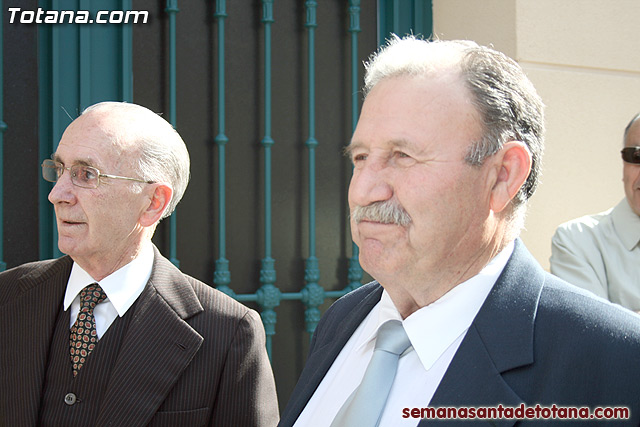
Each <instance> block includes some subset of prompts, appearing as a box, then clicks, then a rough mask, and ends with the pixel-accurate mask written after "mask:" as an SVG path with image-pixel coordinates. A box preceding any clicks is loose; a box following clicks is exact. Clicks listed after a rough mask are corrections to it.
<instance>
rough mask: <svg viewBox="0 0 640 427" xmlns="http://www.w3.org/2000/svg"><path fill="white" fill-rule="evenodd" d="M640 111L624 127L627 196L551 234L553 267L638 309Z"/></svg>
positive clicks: (564, 276) (555, 271)
mask: <svg viewBox="0 0 640 427" xmlns="http://www.w3.org/2000/svg"><path fill="white" fill-rule="evenodd" d="M639 118H640V114H637V115H636V116H635V117H633V119H631V121H630V122H629V124H628V125H627V127H626V128H625V130H624V137H623V149H622V152H621V153H622V181H623V183H624V192H625V198H624V199H622V200H621V201H620V202H619V203H618V204H617V205H616V206H615V207H613V208H611V209H609V210H607V211H605V212H601V213H599V214H595V215H586V216H583V217H581V218H577V219H574V220H572V221H568V222H566V223H564V224H561V225H560V226H559V227H558V229H557V230H556V232H555V234H554V235H553V238H552V239H551V258H550V259H549V263H550V267H551V272H552V273H553V274H555V275H556V276H558V277H560V278H562V279H564V280H566V281H567V282H569V283H573V284H574V285H576V286H580V287H581V288H584V289H587V290H589V291H591V292H593V293H594V294H596V295H598V296H600V297H602V298H606V299H608V300H609V301H611V302H614V303H616V304H620V305H622V306H623V307H626V308H628V309H631V310H633V311H636V312H637V311H640V120H638V119H639Z"/></svg>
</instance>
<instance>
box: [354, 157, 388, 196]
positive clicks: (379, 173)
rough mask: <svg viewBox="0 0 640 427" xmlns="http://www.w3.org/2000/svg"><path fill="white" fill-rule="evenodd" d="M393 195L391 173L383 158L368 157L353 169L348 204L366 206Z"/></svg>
mask: <svg viewBox="0 0 640 427" xmlns="http://www.w3.org/2000/svg"><path fill="white" fill-rule="evenodd" d="M392 196H393V185H392V173H391V170H390V168H389V166H388V165H387V164H386V162H385V161H384V160H383V159H375V158H371V157H370V158H369V159H367V160H366V161H365V163H364V164H363V165H360V167H357V168H355V169H354V171H353V176H352V177H351V183H350V185H349V204H350V205H351V206H367V205H370V204H371V203H374V202H381V201H385V200H389V199H390V198H391V197H392Z"/></svg>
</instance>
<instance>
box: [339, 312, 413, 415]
mask: <svg viewBox="0 0 640 427" xmlns="http://www.w3.org/2000/svg"><path fill="white" fill-rule="evenodd" d="M409 346H411V342H410V341H409V337H407V333H406V332H405V330H404V327H402V323H401V322H400V321H398V320H390V321H388V322H386V323H384V324H383V325H382V326H380V329H378V336H377V338H376V346H375V349H374V350H373V356H372V357H371V361H370V362H369V366H367V370H366V371H365V373H364V377H363V378H362V382H361V383H360V385H359V386H358V388H356V390H355V391H354V392H353V393H352V394H351V396H350V397H349V399H347V401H346V402H345V403H344V405H342V408H340V410H339V411H338V414H337V415H336V417H335V418H334V419H333V422H332V423H331V427H352V426H353V427H355V426H358V427H361V426H362V427H369V426H371V427H373V426H377V425H378V424H379V423H380V416H381V415H382V411H383V410H384V407H385V405H386V403H387V398H388V397H389V391H390V390H391V385H392V384H393V380H394V378H395V377H396V370H397V369H398V359H399V358H400V355H401V354H402V353H404V351H405V350H406V349H407V348H409ZM398 416H400V414H398Z"/></svg>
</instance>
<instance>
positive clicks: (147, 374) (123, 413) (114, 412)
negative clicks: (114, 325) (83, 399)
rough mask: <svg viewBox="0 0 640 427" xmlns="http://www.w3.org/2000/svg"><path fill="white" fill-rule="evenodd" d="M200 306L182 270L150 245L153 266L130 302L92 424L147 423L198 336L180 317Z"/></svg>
mask: <svg viewBox="0 0 640 427" xmlns="http://www.w3.org/2000/svg"><path fill="white" fill-rule="evenodd" d="M154 249H155V248H154ZM201 311H203V308H202V305H201V304H200V302H199V301H198V299H197V296H196V294H195V292H194V290H193V288H192V287H191V285H190V284H189V283H188V282H187V280H186V279H185V277H184V275H183V274H182V273H181V272H180V271H179V270H178V269H177V268H175V267H174V266H173V265H172V264H171V263H170V262H169V261H168V260H167V259H165V258H164V257H162V256H161V255H160V253H159V252H158V251H157V249H155V259H154V265H153V272H152V274H151V278H150V279H149V282H148V283H147V286H146V287H145V289H144V291H143V292H142V294H141V295H140V297H139V299H138V301H137V302H136V305H135V311H134V313H133V315H134V318H133V319H132V320H131V323H130V325H129V328H128V330H127V333H126V336H125V338H124V341H123V343H122V347H121V349H120V353H119V357H118V362H117V363H116V365H115V366H114V368H113V371H112V375H111V382H110V384H109V387H108V389H107V390H106V392H105V398H104V402H103V405H102V408H101V409H100V414H99V415H98V420H97V423H96V424H97V425H129V426H133V425H146V424H147V423H149V421H150V420H151V418H152V417H153V414H154V413H155V412H156V411H157V409H158V407H160V405H161V404H162V402H163V401H164V400H165V398H166V396H167V394H168V393H169V391H170V390H171V389H172V387H173V385H174V384H175V382H176V381H177V380H178V378H179V377H180V375H181V373H182V372H183V371H184V369H185V368H186V366H187V365H188V364H189V362H190V361H191V360H192V358H193V357H194V355H195V354H196V352H197V351H198V349H199V348H200V345H201V344H202V342H203V338H202V336H201V335H200V334H198V332H196V331H195V330H194V329H193V328H192V327H191V326H190V325H189V324H188V323H187V322H185V319H187V318H189V317H191V316H193V315H195V314H197V313H200V312H201Z"/></svg>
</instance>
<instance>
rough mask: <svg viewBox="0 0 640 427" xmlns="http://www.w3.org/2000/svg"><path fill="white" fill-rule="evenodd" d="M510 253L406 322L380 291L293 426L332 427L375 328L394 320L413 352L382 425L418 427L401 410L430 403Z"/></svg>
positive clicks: (403, 362) (402, 365) (363, 364)
mask: <svg viewBox="0 0 640 427" xmlns="http://www.w3.org/2000/svg"><path fill="white" fill-rule="evenodd" d="M513 248H514V244H513V242H511V243H510V244H509V245H508V246H507V247H506V248H505V249H503V250H502V251H501V252H500V253H499V254H498V255H497V256H496V257H495V258H493V260H491V262H490V263H489V264H488V265H487V266H486V267H485V268H484V269H482V271H481V272H480V273H479V274H478V275H476V276H474V277H472V278H471V279H469V280H467V281H466V282H464V283H461V284H459V285H458V286H456V287H454V288H453V289H452V290H450V291H449V292H448V293H446V294H445V295H443V296H442V297H441V298H440V299H438V300H437V301H435V302H433V303H432V304H430V305H428V306H426V307H422V308H421V309H419V310H417V311H416V312H414V313H413V314H411V315H410V316H409V317H407V318H406V319H404V320H402V317H401V316H400V313H399V312H398V310H397V309H396V307H395V305H394V304H393V301H392V300H391V297H390V296H389V294H388V293H387V291H383V293H382V298H381V299H380V301H379V302H378V304H376V305H375V306H374V307H373V309H372V310H371V311H370V312H369V314H368V315H367V317H365V318H364V320H363V321H362V323H360V326H358V328H357V329H356V330H355V332H354V333H353V335H351V338H350V339H349V341H347V343H346V344H345V346H344V347H343V349H342V351H341V352H340V354H339V355H338V357H337V358H336V360H335V361H334V362H333V365H331V368H329V371H328V372H327V374H326V375H325V377H324V379H323V380H322V381H321V382H320V384H319V385H318V388H317V389H316V391H315V393H314V394H313V396H312V397H311V399H310V400H309V402H308V403H307V406H306V407H305V408H304V410H303V411H302V413H301V414H300V416H299V417H298V419H297V420H296V423H295V425H296V426H297V427H303V426H304V427H307V426H329V425H330V424H331V422H332V421H333V418H334V417H335V415H336V414H337V413H338V410H339V409H340V407H341V406H342V404H343V403H344V402H345V401H346V400H347V398H348V397H349V396H350V395H351V393H352V392H353V391H354V390H355V388H356V387H357V386H358V385H359V384H360V381H362V377H363V376H364V372H365V370H366V368H367V365H368V364H369V360H371V357H372V355H373V349H374V346H375V338H376V334H377V332H378V328H379V327H380V326H381V325H382V324H383V323H385V322H386V321H388V320H392V319H397V320H400V321H401V322H402V324H403V326H404V328H405V331H406V332H407V335H408V336H409V340H410V341H411V345H412V346H413V349H414V350H415V351H408V352H407V353H405V354H404V355H403V356H402V357H401V358H400V362H399V364H398V372H397V374H396V378H395V381H394V383H393V386H392V387H391V391H390V393H389V398H388V400H387V404H386V406H385V409H384V412H383V414H382V418H381V420H380V425H381V426H415V425H417V424H418V422H419V421H420V420H416V419H415V418H402V410H403V408H413V407H416V408H422V407H425V406H427V405H428V403H429V402H430V401H431V398H432V397H433V395H434V393H435V391H436V388H437V387H438V385H439V384H440V381H441V380H442V377H443V376H444V373H445V372H446V370H447V368H448V367H449V364H450V363H451V360H452V359H453V356H454V355H455V353H456V351H457V350H458V347H459V346H460V343H461V342H462V339H463V338H464V336H465V334H466V333H467V330H468V329H469V327H470V326H471V323H472V322H473V319H474V318H475V317H476V314H478V311H479V310H480V307H481V306H482V304H483V303H484V300H485V299H486V298H487V295H489V292H490V291H491V288H492V287H493V285H494V284H495V282H496V280H497V279H498V276H500V273H502V270H503V269H504V266H505V265H506V264H507V261H508V260H509V257H510V256H511V254H512V252H513Z"/></svg>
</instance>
